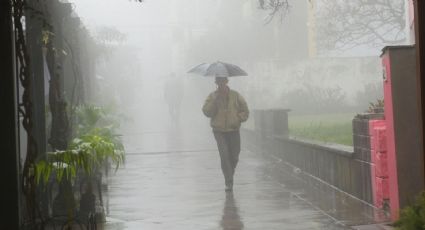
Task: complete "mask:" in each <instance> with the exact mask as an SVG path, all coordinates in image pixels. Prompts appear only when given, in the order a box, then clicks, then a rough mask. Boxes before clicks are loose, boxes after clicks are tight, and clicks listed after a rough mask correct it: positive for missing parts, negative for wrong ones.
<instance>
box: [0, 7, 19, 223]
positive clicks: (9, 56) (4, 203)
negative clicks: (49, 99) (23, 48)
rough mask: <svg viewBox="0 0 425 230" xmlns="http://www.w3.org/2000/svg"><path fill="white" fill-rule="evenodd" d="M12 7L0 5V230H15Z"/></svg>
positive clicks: (16, 180) (16, 157) (16, 165)
mask: <svg viewBox="0 0 425 230" xmlns="http://www.w3.org/2000/svg"><path fill="white" fill-rule="evenodd" d="M12 28H13V27H12V6H11V2H10V1H9V0H6V1H0V34H2V36H0V73H1V77H0V105H1V107H2V112H1V113H0V136H1V137H2V139H1V149H2V150H1V156H2V162H3V163H2V166H1V167H0V181H1V183H2V184H3V185H2V186H1V187H2V188H1V193H0V204H1V205H0V207H1V211H2V212H1V215H2V216H3V217H7V218H2V221H0V229H19V226H20V202H19V194H20V190H19V155H18V138H17V124H18V119H17V102H16V80H15V71H14V70H15V68H14V39H13V30H12Z"/></svg>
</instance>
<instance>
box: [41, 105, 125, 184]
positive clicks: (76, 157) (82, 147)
mask: <svg viewBox="0 0 425 230" xmlns="http://www.w3.org/2000/svg"><path fill="white" fill-rule="evenodd" d="M76 114H77V116H76V123H77V126H76V130H75V138H74V139H73V140H72V141H71V143H70V145H69V146H68V149H66V150H64V151H59V150H56V151H53V152H49V153H47V156H46V157H45V158H44V159H40V160H39V161H38V162H37V164H36V168H35V172H36V181H37V183H40V181H41V180H42V181H43V182H44V183H47V182H48V180H49V178H50V176H51V175H52V173H54V175H55V177H56V180H57V181H58V182H61V181H62V179H63V178H64V177H65V178H67V179H69V180H72V179H74V178H75V177H76V176H77V175H78V173H80V172H82V173H84V174H85V175H86V176H89V177H90V176H92V174H93V173H96V172H98V171H99V170H100V168H101V166H102V165H104V164H105V163H107V162H108V161H109V160H111V162H112V164H114V165H115V167H116V168H115V170H117V169H118V168H119V166H120V165H121V164H122V163H123V162H124V155H125V154H124V146H123V144H122V141H121V136H120V135H118V134H117V133H116V130H117V128H118V127H119V121H118V119H117V118H116V117H114V116H113V115H112V114H113V112H112V111H111V110H107V109H105V108H103V107H98V106H93V105H82V106H79V107H77V109H76Z"/></svg>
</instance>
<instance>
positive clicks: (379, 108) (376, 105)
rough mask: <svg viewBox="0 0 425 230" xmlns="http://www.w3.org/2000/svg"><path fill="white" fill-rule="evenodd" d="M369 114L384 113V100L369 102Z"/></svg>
mask: <svg viewBox="0 0 425 230" xmlns="http://www.w3.org/2000/svg"><path fill="white" fill-rule="evenodd" d="M367 112H369V113H377V112H381V113H382V112H384V99H377V100H376V102H369V108H368V110H367Z"/></svg>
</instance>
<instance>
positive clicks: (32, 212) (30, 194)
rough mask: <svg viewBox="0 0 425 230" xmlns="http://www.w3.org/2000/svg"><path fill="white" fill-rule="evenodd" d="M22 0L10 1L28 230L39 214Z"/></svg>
mask: <svg viewBox="0 0 425 230" xmlns="http://www.w3.org/2000/svg"><path fill="white" fill-rule="evenodd" d="M26 6H27V5H26V1H25V0H12V8H13V22H14V35H15V53H16V58H17V66H18V68H17V76H18V79H19V82H20V83H21V86H22V88H23V92H22V101H21V102H20V103H19V106H18V112H19V115H20V116H21V117H22V126H23V127H24V129H25V131H26V133H27V151H26V158H25V163H24V166H23V174H22V191H23V194H24V196H25V204H26V211H27V218H28V222H29V223H30V224H31V225H32V226H31V228H33V229H37V224H36V222H37V221H36V220H37V216H38V215H39V212H38V210H37V204H36V184H35V176H34V175H35V174H34V164H35V159H36V157H37V143H36V141H35V138H34V136H33V122H34V117H33V109H32V106H33V103H32V101H31V96H30V95H31V85H32V82H31V65H30V58H29V54H28V49H27V45H26V38H25V32H24V27H23V21H24V13H25V8H26Z"/></svg>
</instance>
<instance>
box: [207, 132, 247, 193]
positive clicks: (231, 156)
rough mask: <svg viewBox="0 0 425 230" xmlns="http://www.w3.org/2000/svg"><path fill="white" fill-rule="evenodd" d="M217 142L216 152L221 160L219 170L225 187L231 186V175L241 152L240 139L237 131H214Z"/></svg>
mask: <svg viewBox="0 0 425 230" xmlns="http://www.w3.org/2000/svg"><path fill="white" fill-rule="evenodd" d="M214 137H215V140H216V141H217V147H218V152H219V153H220V158H221V170H222V171H223V175H224V181H225V183H226V186H232V185H233V175H234V174H235V168H236V165H237V164H238V160H239V153H240V151H241V137H240V134H239V131H232V132H217V131H214Z"/></svg>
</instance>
